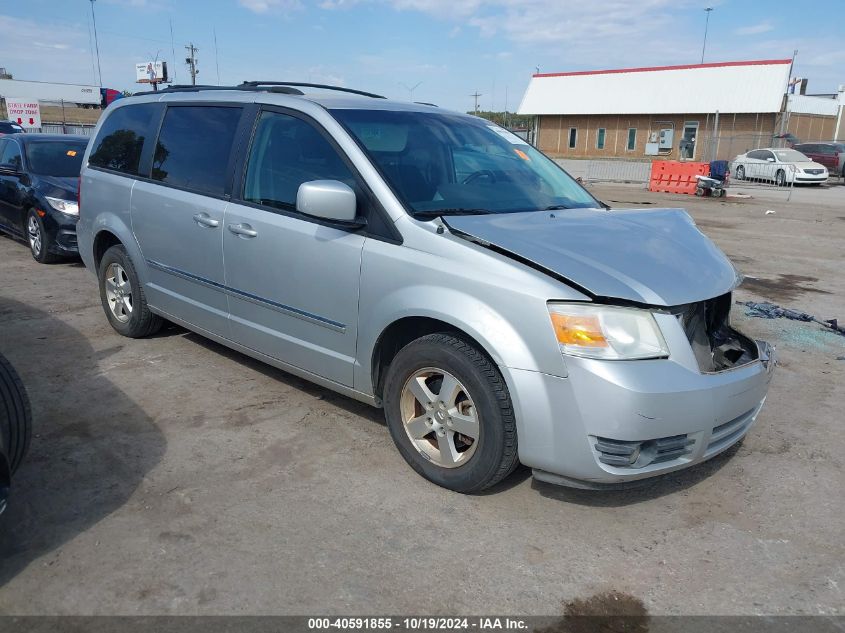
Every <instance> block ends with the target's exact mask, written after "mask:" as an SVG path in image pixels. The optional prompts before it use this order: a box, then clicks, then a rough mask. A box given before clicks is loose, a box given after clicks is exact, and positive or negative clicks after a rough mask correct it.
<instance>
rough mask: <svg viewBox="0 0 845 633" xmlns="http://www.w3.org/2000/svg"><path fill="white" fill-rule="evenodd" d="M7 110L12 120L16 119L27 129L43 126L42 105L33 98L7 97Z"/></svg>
mask: <svg viewBox="0 0 845 633" xmlns="http://www.w3.org/2000/svg"><path fill="white" fill-rule="evenodd" d="M6 112H7V113H8V118H9V120H10V121H14V122H15V123H17V124H19V125H20V126H21V127H22V128H24V129H26V130H31V129H35V128H40V127H41V107H40V106H39V105H38V101H33V100H32V99H6Z"/></svg>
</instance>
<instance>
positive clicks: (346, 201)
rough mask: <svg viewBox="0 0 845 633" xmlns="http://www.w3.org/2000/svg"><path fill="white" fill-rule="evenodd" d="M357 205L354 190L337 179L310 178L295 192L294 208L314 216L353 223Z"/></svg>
mask: <svg viewBox="0 0 845 633" xmlns="http://www.w3.org/2000/svg"><path fill="white" fill-rule="evenodd" d="M357 206H358V204H357V200H356V198H355V192H354V191H352V189H351V188H350V187H349V185H346V184H344V183H342V182H340V181H339V180H311V181H309V182H304V183H302V184H301V185H299V189H298V190H297V192H296V210H297V211H299V212H300V213H304V214H306V215H310V216H313V217H315V218H323V219H324V220H332V221H335V222H344V223H347V224H355V223H356V219H357V218H356V209H357Z"/></svg>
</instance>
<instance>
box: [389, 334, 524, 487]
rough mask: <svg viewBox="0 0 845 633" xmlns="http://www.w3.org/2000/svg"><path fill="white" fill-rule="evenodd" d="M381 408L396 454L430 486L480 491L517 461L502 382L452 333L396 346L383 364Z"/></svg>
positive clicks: (492, 368) (510, 408)
mask: <svg viewBox="0 0 845 633" xmlns="http://www.w3.org/2000/svg"><path fill="white" fill-rule="evenodd" d="M447 385H449V386H448V387H447ZM444 389H447V390H448V393H444ZM426 394H427V395H426ZM421 398H422V399H421ZM422 400H428V404H426V403H424V402H423V401H422ZM384 412H385V418H386V420H387V426H388V428H389V429H390V435H391V436H392V438H393V441H394V443H395V444H396V447H397V448H398V449H399V452H400V453H401V455H402V457H404V458H405V461H407V462H408V464H409V465H410V466H411V468H413V469H414V470H415V471H417V473H419V474H420V475H422V476H423V477H425V478H426V479H428V480H429V481H431V482H433V483H435V484H437V485H438V486H442V487H444V488H448V489H449V490H454V491H456V492H462V493H476V492H480V491H482V490H484V489H485V488H489V487H490V486H493V485H495V484H496V483H498V482H500V481H501V480H502V479H504V478H505V477H507V476H508V475H509V474H510V473H511V472H513V470H514V468H516V466H517V464H518V461H519V460H518V456H517V436H516V421H515V417H514V411H513V405H512V403H511V399H510V395H509V393H508V388H507V385H505V381H504V379H503V378H502V375H501V373H499V370H498V368H497V367H496V366H495V365H494V364H493V363H492V362H491V361H490V359H489V358H487V356H485V355H484V354H483V353H482V352H481V351H479V350H478V349H477V348H476V347H475V346H474V345H472V344H471V343H469V342H468V341H466V340H465V339H463V338H461V337H460V336H458V335H453V334H449V333H438V334H429V335H427V336H423V337H422V338H418V339H417V340H415V341H412V342H411V343H409V344H408V345H406V346H405V347H403V348H402V349H401V350H399V352H398V353H397V354H396V357H395V358H394V359H393V361H392V362H391V363H390V366H389V367H388V370H387V377H386V380H385V385H384ZM441 423H442V424H441ZM458 429H461V430H460V431H459V430H458ZM473 433H474V434H475V438H473V437H472V435H473ZM412 436H413V437H412ZM470 440H471V441H470Z"/></svg>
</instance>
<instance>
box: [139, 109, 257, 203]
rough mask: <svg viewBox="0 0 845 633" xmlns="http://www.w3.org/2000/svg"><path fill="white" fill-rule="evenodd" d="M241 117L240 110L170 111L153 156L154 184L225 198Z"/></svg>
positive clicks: (166, 115)
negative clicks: (161, 183)
mask: <svg viewBox="0 0 845 633" xmlns="http://www.w3.org/2000/svg"><path fill="white" fill-rule="evenodd" d="M240 116H241V108H239V107H224V106H173V107H170V108H168V109H167V114H165V116H164V122H163V123H162V125H161V133H160V134H159V137H158V143H157V144H156V149H155V155H154V156H153V171H152V178H153V180H159V181H161V182H164V183H167V184H169V185H174V186H176V187H183V188H185V189H191V190H193V191H197V192H200V193H207V194H212V195H223V192H224V189H225V181H226V166H227V165H228V164H229V154H230V152H231V149H232V141H233V140H234V138H235V130H236V128H237V125H238V120H239V118H240Z"/></svg>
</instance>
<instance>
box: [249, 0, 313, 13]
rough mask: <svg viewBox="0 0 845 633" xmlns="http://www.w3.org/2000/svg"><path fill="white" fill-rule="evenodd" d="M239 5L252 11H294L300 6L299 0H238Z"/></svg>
mask: <svg viewBox="0 0 845 633" xmlns="http://www.w3.org/2000/svg"><path fill="white" fill-rule="evenodd" d="M238 2H239V3H240V5H241V6H242V7H244V8H246V9H249V10H250V11H252V12H253V13H267V12H268V11H296V10H299V9H301V8H302V3H301V2H299V0H238Z"/></svg>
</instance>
